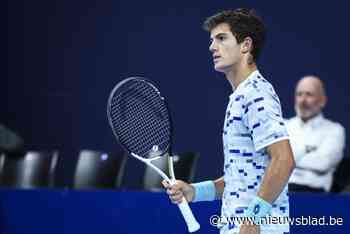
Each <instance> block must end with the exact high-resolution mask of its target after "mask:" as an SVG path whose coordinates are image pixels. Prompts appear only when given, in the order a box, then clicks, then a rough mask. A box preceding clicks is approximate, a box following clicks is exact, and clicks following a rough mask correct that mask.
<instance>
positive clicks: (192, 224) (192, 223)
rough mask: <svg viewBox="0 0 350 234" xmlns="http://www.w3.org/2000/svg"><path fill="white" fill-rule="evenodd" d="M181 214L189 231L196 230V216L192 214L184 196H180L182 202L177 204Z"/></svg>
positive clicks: (198, 226)
mask: <svg viewBox="0 0 350 234" xmlns="http://www.w3.org/2000/svg"><path fill="white" fill-rule="evenodd" d="M178 206H179V208H180V211H181V214H182V216H183V217H184V219H185V222H186V224H187V227H188V231H189V232H195V231H198V230H199V228H200V225H199V223H198V222H197V220H196V218H195V217H194V216H193V213H192V211H191V208H190V206H189V205H188V203H187V201H186V199H185V197H183V198H182V202H181V203H180V204H178Z"/></svg>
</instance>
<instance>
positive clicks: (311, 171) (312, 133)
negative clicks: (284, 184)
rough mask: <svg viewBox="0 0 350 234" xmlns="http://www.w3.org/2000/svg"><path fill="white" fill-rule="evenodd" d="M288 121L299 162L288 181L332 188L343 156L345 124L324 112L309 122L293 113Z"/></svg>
mask: <svg viewBox="0 0 350 234" xmlns="http://www.w3.org/2000/svg"><path fill="white" fill-rule="evenodd" d="M286 124H287V129H288V133H289V136H290V142H291V146H292V150H293V153H294V158H295V162H296V168H295V169H294V171H293V173H292V175H291V177H290V179H289V183H295V184H299V185H306V186H309V187H312V188H323V189H325V190H326V191H329V190H330V188H331V186H332V181H333V173H334V171H335V169H336V166H337V165H338V163H339V162H340V161H341V159H342V158H343V150H344V147H345V130H344V128H343V127H342V125H341V124H339V123H335V122H332V121H330V120H328V119H326V118H324V117H323V115H322V114H319V115H317V116H315V117H314V118H312V119H310V120H309V121H307V122H303V121H302V120H301V119H300V118H299V117H294V118H292V119H290V120H287V121H286Z"/></svg>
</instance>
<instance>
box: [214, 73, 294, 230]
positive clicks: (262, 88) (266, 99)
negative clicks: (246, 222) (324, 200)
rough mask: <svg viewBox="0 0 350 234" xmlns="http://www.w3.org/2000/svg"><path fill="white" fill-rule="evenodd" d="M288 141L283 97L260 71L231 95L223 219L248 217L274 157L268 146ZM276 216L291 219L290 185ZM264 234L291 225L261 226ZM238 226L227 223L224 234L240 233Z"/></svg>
mask: <svg viewBox="0 0 350 234" xmlns="http://www.w3.org/2000/svg"><path fill="white" fill-rule="evenodd" d="M285 139H288V133H287V130H286V127H285V125H284V120H283V118H282V110H281V105H280V101H279V98H278V96H277V94H276V93H275V91H274V89H273V87H272V85H271V84H270V83H269V82H268V81H266V80H265V79H264V78H263V77H262V75H261V74H260V73H259V72H258V71H254V72H253V73H252V74H251V75H250V76H249V77H248V78H247V79H245V80H244V81H243V82H241V83H240V84H239V85H238V87H237V88H236V89H235V90H234V92H233V93H232V94H231V95H230V101H229V104H228V106H227V110H226V117H225V122H224V129H223V147H224V155H225V160H224V162H225V163H224V181H225V189H224V192H223V197H222V210H221V212H222V214H221V215H222V216H223V217H238V216H244V211H245V210H246V208H247V206H248V204H249V203H250V201H251V200H252V199H253V198H254V197H255V196H256V195H257V193H258V191H259V187H260V184H261V182H262V178H263V177H264V173H265V171H266V168H267V167H268V166H269V163H270V156H269V155H268V154H267V152H266V147H267V146H269V145H271V144H273V143H275V142H278V141H281V140H285ZM271 215H272V216H278V217H282V216H287V217H288V216H289V203H288V196H287V186H286V187H285V188H284V189H283V191H282V193H281V194H280V196H279V197H278V198H277V199H276V201H275V202H274V204H273V208H272V211H271ZM260 228H261V234H264V233H280V234H283V233H287V232H289V225H288V224H283V225H280V224H279V225H277V224H272V225H264V224H263V225H261V226H260ZM238 231H239V226H238V225H233V224H227V225H224V226H223V227H222V228H221V233H236V232H238Z"/></svg>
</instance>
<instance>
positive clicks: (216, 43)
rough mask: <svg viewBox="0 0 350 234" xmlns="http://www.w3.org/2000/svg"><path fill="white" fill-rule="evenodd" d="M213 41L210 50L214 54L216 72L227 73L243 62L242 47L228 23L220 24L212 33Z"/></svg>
mask: <svg viewBox="0 0 350 234" xmlns="http://www.w3.org/2000/svg"><path fill="white" fill-rule="evenodd" d="M210 38H211V40H212V42H211V44H210V47H209V50H210V52H212V54H213V59H214V67H215V70H216V71H219V72H226V71H229V70H230V69H232V68H234V66H235V65H236V64H238V63H239V62H240V60H241V56H242V55H241V52H240V51H241V47H240V45H239V44H238V43H237V40H236V38H235V36H233V34H232V32H231V30H230V26H229V25H228V24H227V23H221V24H218V25H217V26H216V27H215V28H213V30H211V32H210Z"/></svg>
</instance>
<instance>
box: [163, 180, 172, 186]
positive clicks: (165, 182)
mask: <svg viewBox="0 0 350 234" xmlns="http://www.w3.org/2000/svg"><path fill="white" fill-rule="evenodd" d="M162 185H163V186H164V188H169V187H170V184H169V182H168V181H166V180H163V181H162Z"/></svg>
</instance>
